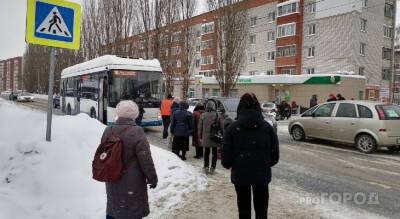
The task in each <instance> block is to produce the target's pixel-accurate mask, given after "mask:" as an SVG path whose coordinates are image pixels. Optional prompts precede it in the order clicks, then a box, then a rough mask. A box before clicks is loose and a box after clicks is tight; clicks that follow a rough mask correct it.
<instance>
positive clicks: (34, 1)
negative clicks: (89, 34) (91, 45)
mask: <svg viewBox="0 0 400 219" xmlns="http://www.w3.org/2000/svg"><path fill="white" fill-rule="evenodd" d="M80 13H81V12H80V5H79V4H75V3H71V2H67V1H61V0H28V12H27V19H26V21H27V22H26V42H27V43H32V44H39V45H44V46H51V47H60V48H68V49H79V44H80Z"/></svg>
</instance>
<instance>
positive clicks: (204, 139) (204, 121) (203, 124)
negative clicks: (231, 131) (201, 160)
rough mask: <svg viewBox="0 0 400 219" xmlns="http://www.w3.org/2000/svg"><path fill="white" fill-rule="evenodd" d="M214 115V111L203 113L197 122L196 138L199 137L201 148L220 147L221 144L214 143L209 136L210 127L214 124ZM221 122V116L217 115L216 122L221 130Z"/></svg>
mask: <svg viewBox="0 0 400 219" xmlns="http://www.w3.org/2000/svg"><path fill="white" fill-rule="evenodd" d="M216 115H217V112H215V111H212V112H205V113H203V114H201V117H200V121H199V127H198V136H199V139H200V142H201V146H202V147H205V148H210V147H211V148H214V147H220V146H221V144H219V143H216V142H214V141H213V140H211V136H210V129H211V125H212V124H213V123H214V122H215V116H216ZM223 121H224V118H223V116H222V115H221V114H219V113H218V122H219V123H220V127H221V128H222V129H223V127H224V124H223Z"/></svg>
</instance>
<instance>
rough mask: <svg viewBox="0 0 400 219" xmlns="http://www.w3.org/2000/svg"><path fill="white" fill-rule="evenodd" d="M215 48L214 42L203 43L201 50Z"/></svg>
mask: <svg viewBox="0 0 400 219" xmlns="http://www.w3.org/2000/svg"><path fill="white" fill-rule="evenodd" d="M212 47H213V40H207V41H201V50H205V49H211V48H212Z"/></svg>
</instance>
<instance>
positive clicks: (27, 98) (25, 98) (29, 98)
mask: <svg viewBox="0 0 400 219" xmlns="http://www.w3.org/2000/svg"><path fill="white" fill-rule="evenodd" d="M34 99H35V97H34V96H33V94H31V93H29V92H21V93H19V94H18V96H17V101H18V102H33V100H34Z"/></svg>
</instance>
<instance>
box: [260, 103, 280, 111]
mask: <svg viewBox="0 0 400 219" xmlns="http://www.w3.org/2000/svg"><path fill="white" fill-rule="evenodd" d="M261 108H262V109H263V111H264V112H266V113H269V112H277V111H278V108H277V107H276V104H275V103H273V102H265V103H263V104H261Z"/></svg>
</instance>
